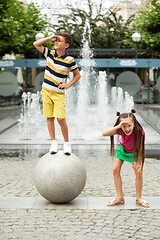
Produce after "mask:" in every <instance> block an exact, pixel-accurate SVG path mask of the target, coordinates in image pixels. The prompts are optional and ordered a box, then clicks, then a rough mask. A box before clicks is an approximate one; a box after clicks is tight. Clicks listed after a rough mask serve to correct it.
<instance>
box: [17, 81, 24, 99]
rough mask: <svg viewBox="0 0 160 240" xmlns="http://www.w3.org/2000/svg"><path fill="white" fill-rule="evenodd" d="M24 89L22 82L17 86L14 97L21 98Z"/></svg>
mask: <svg viewBox="0 0 160 240" xmlns="http://www.w3.org/2000/svg"><path fill="white" fill-rule="evenodd" d="M24 89H25V84H24V82H23V83H21V84H19V85H18V88H17V90H16V92H15V96H16V97H21V96H22V93H23V92H24Z"/></svg>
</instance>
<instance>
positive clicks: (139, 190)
mask: <svg viewBox="0 0 160 240" xmlns="http://www.w3.org/2000/svg"><path fill="white" fill-rule="evenodd" d="M135 175H136V180H135V186H136V195H137V200H139V199H141V197H142V186H143V171H142V168H141V167H140V168H138V169H137V170H135Z"/></svg>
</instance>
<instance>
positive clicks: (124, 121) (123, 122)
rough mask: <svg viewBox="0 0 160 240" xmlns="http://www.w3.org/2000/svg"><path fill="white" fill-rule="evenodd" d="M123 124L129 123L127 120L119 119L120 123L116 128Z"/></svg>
mask: <svg viewBox="0 0 160 240" xmlns="http://www.w3.org/2000/svg"><path fill="white" fill-rule="evenodd" d="M124 124H129V123H128V121H127V120H125V119H124V120H122V121H120V123H119V124H118V128H121V127H122V126H123V125H124Z"/></svg>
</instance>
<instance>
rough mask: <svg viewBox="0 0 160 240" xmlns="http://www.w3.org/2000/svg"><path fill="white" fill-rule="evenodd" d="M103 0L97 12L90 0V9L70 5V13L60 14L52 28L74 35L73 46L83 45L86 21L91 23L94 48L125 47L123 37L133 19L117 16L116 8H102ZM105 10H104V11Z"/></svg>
mask: <svg viewBox="0 0 160 240" xmlns="http://www.w3.org/2000/svg"><path fill="white" fill-rule="evenodd" d="M102 2H103V1H101V2H100V4H99V6H97V10H96V13H95V11H93V8H94V3H93V2H92V1H91V0H88V11H85V10H83V9H79V8H75V7H72V6H71V5H68V6H67V7H68V9H69V10H70V13H69V14H68V15H63V14H59V17H58V19H59V21H58V24H57V25H53V26H52V28H53V29H54V30H55V33H56V32H59V31H62V30H63V31H66V32H69V33H71V35H72V37H73V45H72V46H71V47H72V48H79V47H81V40H82V35H83V31H84V26H85V23H86V21H88V22H89V24H90V30H91V43H90V46H91V47H92V48H123V47H124V43H123V41H122V39H123V38H124V36H125V32H126V31H127V30H128V28H129V26H130V23H131V21H132V19H133V16H131V17H130V18H129V19H128V20H127V21H126V22H125V21H124V19H123V17H122V16H119V17H117V14H116V12H115V11H114V10H107V9H106V10H105V12H104V8H102ZM102 10H103V12H102Z"/></svg>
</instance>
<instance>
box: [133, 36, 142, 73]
mask: <svg viewBox="0 0 160 240" xmlns="http://www.w3.org/2000/svg"><path fill="white" fill-rule="evenodd" d="M132 40H133V42H135V43H136V56H135V58H136V59H137V58H138V49H137V43H138V42H140V41H141V35H140V34H139V33H138V32H135V33H133V34H132ZM136 73H137V68H136Z"/></svg>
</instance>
